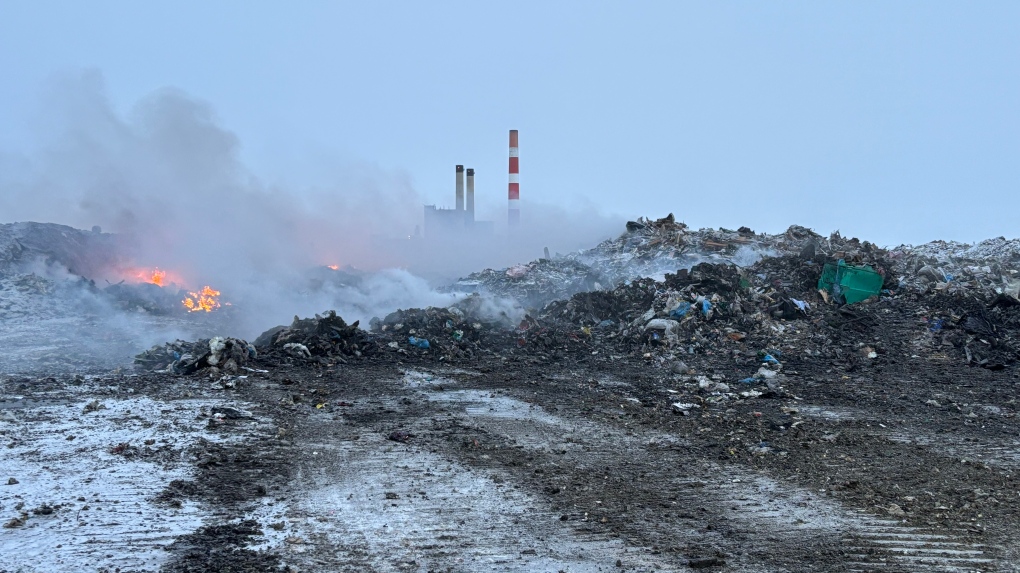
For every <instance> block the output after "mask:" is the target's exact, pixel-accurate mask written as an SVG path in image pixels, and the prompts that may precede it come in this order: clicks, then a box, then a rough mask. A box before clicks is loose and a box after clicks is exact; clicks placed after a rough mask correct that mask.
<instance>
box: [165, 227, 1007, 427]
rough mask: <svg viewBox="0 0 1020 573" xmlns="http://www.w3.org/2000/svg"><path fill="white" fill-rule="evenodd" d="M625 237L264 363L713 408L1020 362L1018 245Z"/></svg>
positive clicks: (289, 336)
mask: <svg viewBox="0 0 1020 573" xmlns="http://www.w3.org/2000/svg"><path fill="white" fill-rule="evenodd" d="M627 229H628V230H627V232H626V233H624V234H623V235H621V236H620V237H619V238H617V239H614V240H612V241H606V242H603V243H602V244H600V245H599V246H597V247H595V248H594V249H591V250H589V251H584V252H582V253H577V254H575V255H570V256H567V257H557V258H545V259H541V260H539V261H535V262H533V263H530V264H527V265H518V266H515V267H510V268H509V269H503V270H502V271H494V270H487V271H483V272H481V273H476V274H474V275H472V276H471V277H470V278H471V280H477V281H478V285H479V286H480V287H482V290H484V291H487V292H488V294H478V293H476V294H473V295H470V296H467V297H464V298H462V299H461V300H460V301H458V302H457V303H456V304H454V305H452V306H450V307H447V308H436V307H429V308H424V309H404V310H398V311H396V312H393V313H391V314H389V315H387V316H386V317H385V318H382V319H378V318H377V319H373V320H372V321H371V327H370V332H365V331H363V330H361V329H359V328H358V323H354V324H351V325H347V324H346V323H345V322H344V321H343V319H342V318H340V317H339V316H336V313H335V312H332V311H331V312H328V313H325V314H324V315H323V316H318V315H317V316H316V317H314V318H311V319H299V318H297V317H295V320H294V322H293V323H292V324H291V325H290V326H289V327H283V326H280V327H277V328H275V329H271V330H270V331H267V332H266V333H264V334H263V335H262V336H260V337H259V339H258V340H257V341H256V346H257V347H258V348H259V361H260V362H263V363H266V364H271V363H277V364H279V363H282V362H292V363H293V362H312V363H316V362H318V363H320V364H335V363H337V362H345V361H347V360H348V359H350V358H352V357H355V358H356V357H362V356H365V355H366V354H369V353H372V354H373V356H375V357H382V358H386V357H387V355H389V354H391V353H393V354H400V355H401V356H400V357H392V356H391V357H390V358H395V359H397V360H405V359H407V358H412V357H415V358H418V359H421V360H432V361H452V362H458V361H459V362H469V361H471V360H473V359H476V358H481V357H483V356H486V355H495V356H498V357H501V358H503V359H506V360H515V361H528V362H533V363H543V362H548V361H558V360H577V361H581V360H584V361H596V362H605V363H607V364H611V363H612V362H613V361H615V360H620V359H627V358H628V357H629V358H639V359H642V360H646V361H647V364H649V365H650V367H652V368H657V369H660V370H661V371H662V373H663V374H664V375H665V376H671V377H675V378H676V379H678V380H681V381H682V382H683V383H684V384H690V385H692V386H690V387H689V388H688V389H689V390H693V391H694V392H695V393H696V394H697V395H698V396H700V397H701V400H702V402H701V403H703V402H704V400H706V399H707V398H706V397H707V396H714V397H717V398H718V399H722V398H719V397H726V399H732V398H733V397H734V396H736V397H738V398H739V399H745V398H759V397H766V398H767V397H770V396H781V395H784V392H785V390H784V386H783V381H784V377H785V372H789V368H791V367H792V368H796V369H797V370H799V371H801V372H804V371H812V369H814V370H816V371H817V372H816V374H818V375H819V376H823V375H824V373H825V372H826V371H827V370H828V369H831V368H838V369H840V370H841V371H843V372H869V371H872V370H875V371H876V372H877V370H876V369H880V368H881V365H882V364H884V363H886V362H887V361H894V360H918V361H919V362H918V366H919V367H922V366H924V365H930V364H931V363H932V361H934V362H937V363H955V364H966V365H970V366H974V367H981V368H985V369H989V370H1002V369H1006V368H1010V367H1013V366H1014V365H1016V364H1017V363H1018V362H1020V298H1018V294H1020V291H1018V288H1020V277H1018V276H1017V268H1018V267H1020V241H1006V240H1005V239H993V240H989V241H984V242H982V243H978V244H977V245H961V244H956V243H929V244H927V245H921V246H918V247H910V246H901V247H897V248H895V249H891V250H887V249H882V248H879V247H877V246H876V245H874V244H872V243H869V242H867V241H860V240H858V239H854V238H845V237H842V236H841V235H839V234H838V233H833V234H832V235H830V236H828V237H823V236H821V235H818V234H816V233H814V232H812V231H810V230H809V229H806V228H804V227H798V226H792V227H790V228H789V229H787V231H786V232H784V233H781V234H777V235H765V234H756V233H754V232H753V231H751V230H750V229H747V228H741V229H738V230H736V231H729V230H725V229H721V230H701V231H690V230H689V229H687V227H686V226H685V225H684V224H683V223H679V222H676V221H675V219H674V218H673V217H672V216H670V217H666V218H663V219H658V220H654V221H649V220H645V219H641V220H638V221H634V222H631V223H629V224H628V227H627ZM667 268H668V269H670V270H668V271H666V272H663V273H662V274H661V275H657V276H640V275H641V274H643V273H646V272H650V271H652V270H656V271H657V272H658V271H662V270H663V269H667ZM603 281H604V282H603ZM564 293H570V294H564ZM494 295H495V296H494ZM504 297H505V298H507V299H512V300H511V301H509V302H508V301H506V300H504ZM548 297H556V298H555V299H554V300H551V301H548V302H547V303H544V304H541V305H539V303H540V302H542V301H544V300H545V299H546V298H548ZM512 303H519V304H512ZM520 305H526V306H527V305H531V306H527V308H528V310H527V311H525V310H524V309H523V308H521V306H520ZM173 351H174V352H177V353H178V354H180V355H182V356H183V355H184V354H189V353H190V354H192V357H194V355H195V354H196V352H194V351H191V350H189V349H187V348H184V349H173ZM167 355H168V353H167V351H166V350H165V349H164V350H163V353H162V354H161V355H160V361H162V362H161V367H162V368H166V367H167V366H166V363H167V359H166V357H167ZM174 360H179V358H176V357H175V358H174ZM188 364H190V363H187V362H185V363H183V367H184V368H187V367H188ZM171 366H172V365H171ZM180 369H181V366H180V365H178V366H176V367H174V370H175V371H176V370H180ZM784 369H785V370H784ZM819 373H820V374H819ZM678 403H680V404H687V403H695V404H696V403H699V402H697V401H694V402H691V401H690V400H688V401H686V402H678ZM678 409H679V410H683V411H687V410H690V408H687V410H685V409H684V408H679V407H678Z"/></svg>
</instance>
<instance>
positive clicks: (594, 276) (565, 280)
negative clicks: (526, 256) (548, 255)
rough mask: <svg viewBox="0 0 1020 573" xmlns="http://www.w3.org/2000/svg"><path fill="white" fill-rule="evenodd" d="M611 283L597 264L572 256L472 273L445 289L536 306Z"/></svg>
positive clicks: (525, 305) (526, 306)
mask: <svg viewBox="0 0 1020 573" xmlns="http://www.w3.org/2000/svg"><path fill="white" fill-rule="evenodd" d="M610 284H611V282H610V279H609V278H607V277H606V276H604V275H603V273H602V272H601V271H600V270H599V269H598V267H597V266H593V265H590V264H587V263H584V262H582V261H578V260H571V259H559V260H555V261H554V260H550V259H539V260H537V261H532V262H530V263H527V264H519V265H514V266H512V267H509V268H506V269H501V270H493V269H486V270H484V271H481V272H477V273H473V274H471V275H468V277H467V278H464V279H461V280H460V281H458V283H457V284H455V285H453V286H452V287H449V288H447V289H445V290H472V291H477V292H480V293H484V294H486V295H487V296H491V297H497V298H505V299H510V300H513V301H515V302H517V303H518V304H520V305H522V306H524V307H525V308H537V307H541V306H542V305H543V304H545V303H546V302H548V301H550V300H556V299H561V298H566V297H568V296H570V295H572V294H574V293H577V292H584V291H590V290H599V289H601V288H602V287H603V285H606V286H608V285H610Z"/></svg>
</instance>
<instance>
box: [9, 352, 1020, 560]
mask: <svg viewBox="0 0 1020 573" xmlns="http://www.w3.org/2000/svg"><path fill="white" fill-rule="evenodd" d="M699 360H700V362H699V363H698V364H697V365H696V368H697V369H698V371H700V372H703V373H705V374H706V375H709V376H715V377H717V378H718V380H720V381H723V382H725V383H728V384H730V385H732V386H734V387H737V388H738V389H739V385H740V382H738V380H739V379H741V378H743V377H744V376H746V367H745V366H740V367H738V366H736V365H734V364H731V363H730V362H728V361H727V360H726V359H724V358H722V357H717V358H712V357H709V356H705V357H702V358H700V359H699ZM693 364H694V363H692V365H693ZM263 370H265V371H249V372H248V373H247V374H246V377H242V378H236V379H233V380H232V381H231V382H230V383H226V384H225V383H223V382H219V381H216V380H211V379H209V378H207V377H202V376H194V377H179V376H170V375H164V374H145V375H135V374H127V373H111V374H107V375H102V376H93V377H84V378H83V377H78V378H77V379H72V378H67V379H58V378H53V379H39V378H23V377H8V378H4V379H2V386H0V391H2V395H3V396H4V401H3V402H2V403H0V419H2V426H0V428H2V435H0V439H2V446H3V450H2V451H3V460H4V462H3V464H2V468H3V469H2V470H0V471H2V472H3V475H0V519H2V521H3V522H4V523H5V524H6V525H5V526H4V529H2V530H0V555H3V557H2V558H0V559H2V560H3V563H2V564H0V571H3V572H5V573H9V572H16V571H18V572H34V571H109V572H112V571H120V572H125V573H126V572H128V571H169V572H184V571H189V572H191V571H210V572H212V571H236V572H242V571H244V572H249V571H251V572H253V571H322V572H327V571H408V572H412V571H413V572H423V573H424V572H431V571H436V572H440V571H442V572H447V571H450V572H453V571H465V572H466V571H553V572H557V571H568V572H585V571H686V570H689V569H707V570H718V571H748V572H751V571H755V572H758V571H1015V570H1018V569H1020V566H1017V565H1016V563H1017V562H1018V559H1020V543H1018V542H1017V541H1016V538H1017V534H1018V532H1020V531H1018V530H1020V525H1018V524H1020V510H1018V506H1017V502H1018V501H1020V479H1018V478H1017V476H1016V472H1017V469H1018V466H1020V427H1018V422H1017V418H1016V406H1017V404H1016V399H1015V397H1016V395H1017V388H1018V385H1020V376H1018V374H1017V372H1016V371H1014V370H1013V369H1005V370H1001V371H990V370H987V369H981V368H973V367H967V366H965V365H963V364H961V363H960V362H959V361H956V360H949V359H946V360H943V361H941V362H940V361H939V359H938V357H937V356H936V357H934V358H933V357H928V356H926V357H924V358H921V357H915V358H911V357H910V355H907V354H904V355H903V356H894V355H893V354H892V353H887V354H884V355H881V356H878V357H877V358H874V359H872V360H869V361H867V363H866V364H865V365H860V364H856V363H855V364H851V365H849V366H848V365H847V364H846V363H842V362H836V361H827V360H822V359H818V360H809V359H806V358H802V359H799V360H798V359H797V358H794V357H790V358H787V359H785V360H784V369H783V373H784V375H785V376H786V380H785V382H784V384H783V389H782V391H780V392H767V391H766V392H763V393H762V395H761V396H757V397H748V398H739V399H730V400H725V401H723V402H720V403H713V402H712V401H711V400H709V401H706V400H704V399H700V400H699V399H698V398H697V397H696V395H697V392H692V390H691V384H692V382H691V381H690V379H685V378H683V377H676V376H673V377H667V376H664V375H663V372H662V371H661V369H657V368H653V367H652V365H651V364H649V362H648V361H647V360H645V359H644V358H642V355H641V353H631V354H628V355H622V356H614V355H607V354H606V353H601V354H593V355H591V356H590V357H589V358H564V359H561V360H554V361H548V360H543V359H540V358H538V357H533V356H528V354H527V353H517V354H515V355H513V356H512V357H510V358H509V359H508V358H507V357H506V356H500V355H489V356H479V357H476V358H474V359H471V360H465V361H462V362H460V363H458V364H456V365H444V364H443V363H441V362H436V361H434V360H431V359H428V358H427V357H425V356H424V355H422V356H415V355H413V354H409V355H407V356H405V357H403V359H402V360H401V361H395V360H392V359H391V357H390V356H389V355H387V356H384V357H375V358H366V359H364V360H360V361H352V362H351V363H350V364H338V365H333V366H322V365H315V366H310V365H304V364H298V363H295V364H286V363H284V364H279V365H277V366H274V367H268V368H265V369H263ZM763 389H764V388H763V387H759V390H763ZM691 395H695V402H697V404H698V405H697V406H696V407H693V408H689V409H687V415H684V414H683V413H681V412H678V411H677V410H676V409H675V408H674V407H673V406H672V404H673V403H675V402H677V400H678V398H677V397H678V396H681V397H683V396H691ZM685 399H686V398H685ZM8 481H10V485H6V484H8Z"/></svg>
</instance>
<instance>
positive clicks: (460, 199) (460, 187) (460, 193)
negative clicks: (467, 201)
mask: <svg viewBox="0 0 1020 573" xmlns="http://www.w3.org/2000/svg"><path fill="white" fill-rule="evenodd" d="M457 210H458V211H463V210H464V166H463V165H458V166H457Z"/></svg>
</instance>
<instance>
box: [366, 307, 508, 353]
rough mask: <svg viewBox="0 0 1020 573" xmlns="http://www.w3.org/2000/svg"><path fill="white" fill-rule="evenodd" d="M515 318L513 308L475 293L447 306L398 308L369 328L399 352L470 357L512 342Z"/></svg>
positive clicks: (390, 348) (376, 320)
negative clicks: (502, 305)
mask: <svg viewBox="0 0 1020 573" xmlns="http://www.w3.org/2000/svg"><path fill="white" fill-rule="evenodd" d="M518 320H519V319H518V318H517V313H516V309H514V308H509V307H501V306H498V305H497V304H496V303H495V301H493V300H492V299H490V298H488V297H482V296H480V295H477V294H474V295H471V296H468V297H465V298H463V299H461V300H459V301H458V302H456V303H455V304H453V305H451V306H450V307H447V308H437V307H428V308H424V309H418V308H414V309H407V310H397V311H396V312H392V313H390V314H388V315H387V316H386V317H385V318H383V319H378V318H377V319H373V320H372V322H371V328H372V332H373V333H375V334H376V335H378V336H379V337H380V338H381V339H383V340H385V341H386V342H387V344H386V348H387V349H389V350H392V351H396V352H398V353H402V354H407V353H408V352H414V353H416V354H421V353H422V351H427V352H426V353H425V354H427V355H430V356H436V357H440V358H443V359H446V358H447V357H449V358H471V357H473V356H475V354H477V353H479V352H491V351H492V349H494V348H499V347H501V346H504V345H506V344H507V343H508V342H509V341H512V340H513V335H512V333H511V329H512V328H513V327H514V325H516V324H517V322H518Z"/></svg>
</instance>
